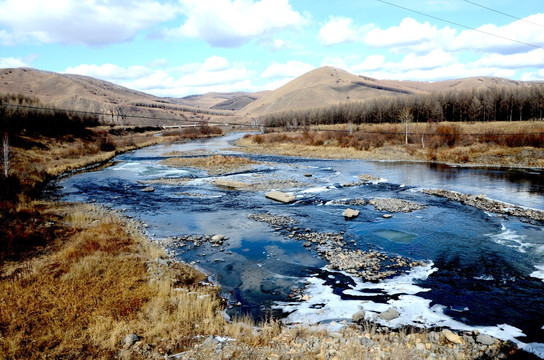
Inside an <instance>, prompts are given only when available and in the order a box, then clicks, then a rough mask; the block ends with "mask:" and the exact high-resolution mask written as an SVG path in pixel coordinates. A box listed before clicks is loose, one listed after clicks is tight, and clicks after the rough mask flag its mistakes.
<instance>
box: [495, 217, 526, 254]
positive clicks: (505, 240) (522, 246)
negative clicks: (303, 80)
mask: <svg viewBox="0 0 544 360" xmlns="http://www.w3.org/2000/svg"><path fill="white" fill-rule="evenodd" d="M501 231H502V232H501V233H499V234H486V235H487V236H489V237H490V238H491V240H493V241H494V242H496V243H497V244H500V245H504V246H508V247H511V248H513V249H516V250H517V251H519V252H521V253H525V252H527V248H528V247H530V244H527V243H526V242H525V239H526V237H525V236H524V235H519V234H518V233H517V232H516V231H515V230H512V229H507V228H506V226H504V224H501Z"/></svg>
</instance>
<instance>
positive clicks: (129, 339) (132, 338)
mask: <svg viewBox="0 0 544 360" xmlns="http://www.w3.org/2000/svg"><path fill="white" fill-rule="evenodd" d="M138 340H140V337H139V336H138V335H136V334H129V335H127V336H125V337H124V338H123V341H122V343H123V345H125V347H127V348H129V347H131V346H132V345H134V343H135V342H136V341H138Z"/></svg>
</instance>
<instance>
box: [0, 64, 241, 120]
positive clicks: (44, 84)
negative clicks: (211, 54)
mask: <svg viewBox="0 0 544 360" xmlns="http://www.w3.org/2000/svg"><path fill="white" fill-rule="evenodd" d="M0 93H11V94H22V95H26V96H34V97H37V98H38V99H39V100H40V101H41V103H43V104H47V105H53V106H55V107H57V108H59V109H69V110H79V111H90V112H96V113H100V114H102V117H103V120H104V121H106V122H113V123H122V124H123V125H170V124H178V123H179V122H180V121H206V120H211V121H213V119H215V118H217V117H223V116H231V115H233V112H232V111H226V110H211V109H205V108H198V107H197V106H194V105H192V104H191V103H190V102H187V103H182V102H178V101H176V99H168V98H160V97H156V96H153V95H150V94H146V93H143V92H139V91H135V90H131V89H128V88H125V87H123V86H119V85H116V84H113V83H110V82H107V81H103V80H99V79H95V78H92V77H88V76H81V75H73V74H58V73H54V72H47V71H40V70H35V69H26V68H17V69H1V70H0Z"/></svg>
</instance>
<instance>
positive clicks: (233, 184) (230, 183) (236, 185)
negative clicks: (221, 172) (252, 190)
mask: <svg viewBox="0 0 544 360" xmlns="http://www.w3.org/2000/svg"><path fill="white" fill-rule="evenodd" d="M214 184H215V185H216V186H221V187H224V188H227V189H234V190H239V189H243V188H247V187H248V186H250V185H251V184H247V183H245V182H242V181H235V180H225V179H218V180H215V181H214Z"/></svg>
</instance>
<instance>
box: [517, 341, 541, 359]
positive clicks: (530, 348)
mask: <svg viewBox="0 0 544 360" xmlns="http://www.w3.org/2000/svg"><path fill="white" fill-rule="evenodd" d="M518 346H519V347H520V348H521V349H523V350H525V351H527V352H530V353H533V354H535V355H536V356H538V357H539V358H541V359H544V344H540V343H529V344H522V345H520V344H518Z"/></svg>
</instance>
